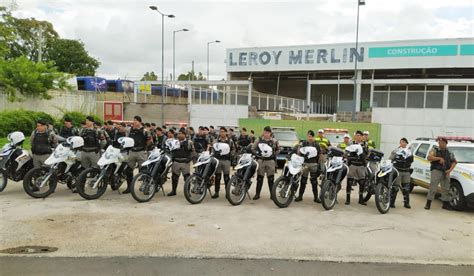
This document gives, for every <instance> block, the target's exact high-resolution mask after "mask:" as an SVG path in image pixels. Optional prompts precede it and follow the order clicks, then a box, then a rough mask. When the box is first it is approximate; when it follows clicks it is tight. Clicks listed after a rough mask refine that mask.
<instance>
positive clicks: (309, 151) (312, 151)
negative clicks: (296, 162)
mask: <svg viewBox="0 0 474 276" xmlns="http://www.w3.org/2000/svg"><path fill="white" fill-rule="evenodd" d="M300 153H301V154H302V155H304V156H305V157H306V158H308V159H311V158H314V157H316V156H318V150H317V149H316V148H315V147H301V148H300Z"/></svg>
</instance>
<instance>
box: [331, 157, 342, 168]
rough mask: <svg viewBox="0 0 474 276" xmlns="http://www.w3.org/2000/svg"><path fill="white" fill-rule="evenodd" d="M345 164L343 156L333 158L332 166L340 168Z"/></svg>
mask: <svg viewBox="0 0 474 276" xmlns="http://www.w3.org/2000/svg"><path fill="white" fill-rule="evenodd" d="M343 164H344V159H343V158H342V157H341V156H336V157H333V158H331V166H332V167H335V168H338V167H340V166H342V165H343Z"/></svg>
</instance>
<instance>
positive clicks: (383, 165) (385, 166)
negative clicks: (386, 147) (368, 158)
mask: <svg viewBox="0 0 474 276" xmlns="http://www.w3.org/2000/svg"><path fill="white" fill-rule="evenodd" d="M392 168H393V164H392V161H390V160H384V161H382V163H381V164H380V170H381V171H382V172H386V171H388V170H390V169H392Z"/></svg>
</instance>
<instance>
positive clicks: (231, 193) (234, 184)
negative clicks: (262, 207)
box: [225, 175, 247, 206]
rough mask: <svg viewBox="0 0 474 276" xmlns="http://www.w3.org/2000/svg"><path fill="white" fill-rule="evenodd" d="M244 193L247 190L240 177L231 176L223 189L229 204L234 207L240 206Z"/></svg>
mask: <svg viewBox="0 0 474 276" xmlns="http://www.w3.org/2000/svg"><path fill="white" fill-rule="evenodd" d="M246 193H247V188H246V185H245V181H244V180H243V179H242V177H240V176H237V175H234V176H232V178H231V179H230V181H229V183H227V186H226V188H225V196H226V198H227V200H228V201H229V203H230V204H232V205H234V206H236V205H240V204H241V203H242V202H243V201H244V199H245V195H246Z"/></svg>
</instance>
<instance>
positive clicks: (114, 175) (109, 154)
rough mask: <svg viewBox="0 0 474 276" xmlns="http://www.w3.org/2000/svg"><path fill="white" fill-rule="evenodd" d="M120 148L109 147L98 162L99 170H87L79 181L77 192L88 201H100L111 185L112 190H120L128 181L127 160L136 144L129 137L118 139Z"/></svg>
mask: <svg viewBox="0 0 474 276" xmlns="http://www.w3.org/2000/svg"><path fill="white" fill-rule="evenodd" d="M118 142H119V144H120V148H114V147H113V146H109V147H108V148H107V150H106V151H105V152H104V153H103V154H102V156H101V158H100V159H99V161H98V162H97V165H98V166H99V168H95V167H92V168H88V169H85V170H84V171H83V172H82V173H81V174H80V175H79V177H78V179H77V192H78V193H79V195H80V196H81V197H82V198H84V199H87V200H92V199H98V198H99V197H101V196H102V195H103V194H104V193H105V191H106V190H107V185H109V184H110V186H111V188H112V190H118V189H119V188H120V186H121V185H122V183H123V182H124V181H126V179H127V169H128V165H127V159H128V153H129V151H130V150H131V149H132V148H133V147H134V145H135V142H134V140H133V139H132V138H129V137H120V138H119V139H118Z"/></svg>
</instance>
